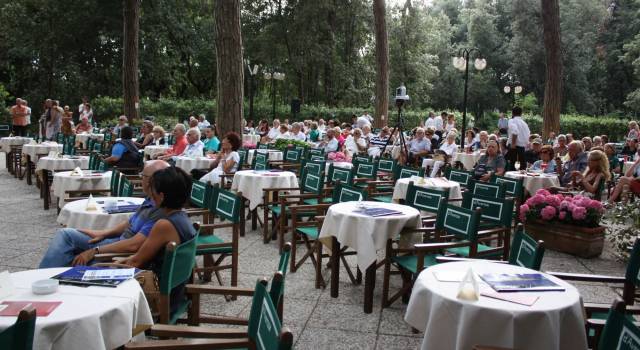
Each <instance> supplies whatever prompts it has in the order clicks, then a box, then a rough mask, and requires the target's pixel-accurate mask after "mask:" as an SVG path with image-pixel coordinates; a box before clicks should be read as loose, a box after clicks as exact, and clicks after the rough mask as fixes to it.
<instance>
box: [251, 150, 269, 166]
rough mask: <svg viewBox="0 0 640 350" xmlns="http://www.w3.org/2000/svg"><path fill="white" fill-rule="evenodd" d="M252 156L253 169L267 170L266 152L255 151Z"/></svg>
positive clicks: (267, 156)
mask: <svg viewBox="0 0 640 350" xmlns="http://www.w3.org/2000/svg"><path fill="white" fill-rule="evenodd" d="M253 156H254V157H253V170H267V169H268V168H269V155H268V154H266V153H262V152H256V153H254V155H253Z"/></svg>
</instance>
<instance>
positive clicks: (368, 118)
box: [359, 111, 373, 129]
mask: <svg viewBox="0 0 640 350" xmlns="http://www.w3.org/2000/svg"><path fill="white" fill-rule="evenodd" d="M360 118H365V119H367V120H368V121H369V124H371V123H373V117H372V116H370V115H369V112H367V111H365V112H364V114H362V115H361V116H360ZM359 128H360V129H362V127H359Z"/></svg>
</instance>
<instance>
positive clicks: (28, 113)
mask: <svg viewBox="0 0 640 350" xmlns="http://www.w3.org/2000/svg"><path fill="white" fill-rule="evenodd" d="M22 105H23V106H24V108H26V109H27V115H26V116H25V119H26V120H27V125H31V107H29V106H27V100H22Z"/></svg>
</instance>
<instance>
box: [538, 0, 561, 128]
mask: <svg viewBox="0 0 640 350" xmlns="http://www.w3.org/2000/svg"><path fill="white" fill-rule="evenodd" d="M541 1H542V2H541V4H542V31H543V37H544V48H545V56H546V63H547V64H546V81H545V88H544V107H543V111H542V120H543V124H542V127H543V134H544V137H547V136H548V135H549V132H551V131H553V132H556V133H557V132H558V131H559V130H560V110H561V107H562V42H561V40H560V6H559V4H558V0H541Z"/></svg>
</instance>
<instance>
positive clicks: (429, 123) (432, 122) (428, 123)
mask: <svg viewBox="0 0 640 350" xmlns="http://www.w3.org/2000/svg"><path fill="white" fill-rule="evenodd" d="M424 127H425V129H428V128H432V129H433V130H436V118H435V117H434V116H433V114H432V113H429V117H428V118H427V120H425V122H424Z"/></svg>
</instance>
